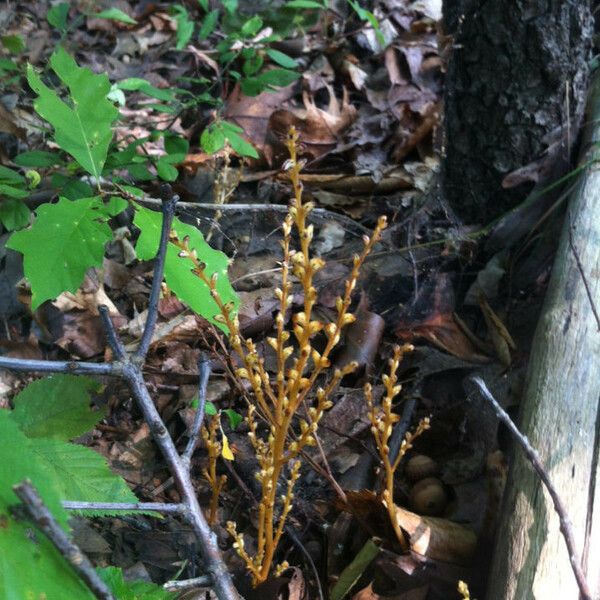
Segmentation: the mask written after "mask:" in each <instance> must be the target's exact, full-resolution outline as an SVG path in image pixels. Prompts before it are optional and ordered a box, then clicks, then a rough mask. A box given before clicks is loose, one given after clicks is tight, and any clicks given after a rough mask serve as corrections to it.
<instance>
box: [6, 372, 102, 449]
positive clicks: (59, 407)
mask: <svg viewBox="0 0 600 600" xmlns="http://www.w3.org/2000/svg"><path fill="white" fill-rule="evenodd" d="M99 388H100V386H99V384H98V382H96V381H94V380H93V379H89V378H87V377H76V376H75V375H52V376H51V377H45V378H44V379H38V380H36V381H33V382H32V383H30V384H29V385H28V386H27V387H26V388H25V389H24V390H23V391H21V392H20V393H19V394H17V396H15V398H14V401H13V403H14V407H15V408H14V410H13V411H12V416H13V419H14V420H15V422H16V423H17V424H18V425H19V427H20V428H21V431H23V433H24V434H25V435H26V436H27V437H29V438H38V437H43V438H53V439H57V440H65V441H66V440H70V439H73V438H76V437H78V436H80V435H82V434H83V433H85V432H86V431H89V430H90V429H92V427H94V425H96V423H98V421H99V420H100V419H101V418H102V417H103V416H104V413H103V412H102V411H98V410H96V411H93V410H92V409H91V407H90V404H91V397H90V392H97V391H98V390H99Z"/></svg>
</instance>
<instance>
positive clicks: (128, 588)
mask: <svg viewBox="0 0 600 600" xmlns="http://www.w3.org/2000/svg"><path fill="white" fill-rule="evenodd" d="M97 571H98V574H99V575H100V577H101V578H102V580H103V581H104V583H106V585H108V587H109V588H110V590H111V591H112V593H113V594H114V595H115V596H116V597H117V598H118V599H119V600H173V598H175V593H174V592H167V591H166V590H165V589H163V588H162V587H161V586H159V585H156V584H154V583H149V582H147V581H125V579H124V577H123V571H122V570H121V569H119V568H117V567H105V568H102V569H100V568H99V569H97Z"/></svg>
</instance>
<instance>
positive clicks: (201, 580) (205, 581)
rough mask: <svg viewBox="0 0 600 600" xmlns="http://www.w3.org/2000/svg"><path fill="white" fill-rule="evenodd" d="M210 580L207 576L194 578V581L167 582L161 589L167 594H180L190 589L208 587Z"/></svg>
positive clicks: (210, 583)
mask: <svg viewBox="0 0 600 600" xmlns="http://www.w3.org/2000/svg"><path fill="white" fill-rule="evenodd" d="M211 585H212V579H211V578H210V576H209V575H202V576H200V577H194V579H180V580H179V581H167V583H165V584H164V585H163V588H164V589H165V590H167V591H168V592H181V591H183V590H189V589H190V588H199V587H210V586H211Z"/></svg>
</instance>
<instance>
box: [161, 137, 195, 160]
mask: <svg viewBox="0 0 600 600" xmlns="http://www.w3.org/2000/svg"><path fill="white" fill-rule="evenodd" d="M189 148H190V143H189V142H188V141H187V140H186V139H185V138H182V137H180V136H178V135H165V151H166V152H167V154H170V155H178V156H182V158H181V160H183V158H185V155H186V154H187V153H188V150H189Z"/></svg>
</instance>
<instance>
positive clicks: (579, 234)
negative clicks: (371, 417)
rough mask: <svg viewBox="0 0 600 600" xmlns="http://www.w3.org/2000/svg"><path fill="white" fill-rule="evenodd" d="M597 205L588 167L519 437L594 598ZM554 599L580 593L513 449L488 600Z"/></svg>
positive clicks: (536, 349) (556, 275) (552, 287)
mask: <svg viewBox="0 0 600 600" xmlns="http://www.w3.org/2000/svg"><path fill="white" fill-rule="evenodd" d="M598 142H600V75H599V74H598V72H596V73H595V76H594V78H593V81H592V86H591V88H590V94H589V100H588V110H587V120H586V131H585V136H584V141H583V146H582V156H581V161H582V162H587V161H590V160H599V159H600V149H598V147H597V144H598ZM599 207H600V167H599V166H598V163H593V164H592V165H591V166H589V167H588V168H587V169H585V171H583V172H582V174H581V176H580V181H579V184H578V186H577V187H576V188H575V191H574V193H573V196H572V198H571V200H570V205H569V208H568V211H567V215H566V217H565V223H564V226H563V233H562V236H561V240H560V244H559V249H558V252H557V256H556V260H555V264H554V268H553V272H552V277H551V281H550V284H549V287H548V292H547V295H546V299H545V304H544V308H543V311H542V315H541V318H540V321H539V323H538V326H537V330H536V334H535V338H534V342H533V347H532V353H531V359H530V364H529V371H528V378H527V385H526V389H525V394H524V398H523V401H522V406H521V415H520V429H521V431H522V432H523V433H524V434H525V435H526V436H527V437H528V438H529V440H530V441H531V444H532V446H533V447H534V448H536V449H537V450H538V452H539V454H540V456H541V459H542V462H543V463H544V464H545V467H546V469H547V471H548V473H549V476H550V479H551V480H552V481H553V483H554V485H555V486H556V487H557V488H558V490H559V493H560V494H561V496H562V499H563V501H564V502H565V504H566V505H567V508H568V511H569V517H570V518H571V521H572V522H573V528H574V535H575V541H576V544H577V546H578V548H579V551H580V552H581V553H582V555H583V569H584V572H585V574H586V576H587V580H588V582H589V583H590V586H591V588H592V589H591V591H592V594H593V596H594V597H598V596H599V595H600V477H599V475H600V471H599V460H598V459H599V454H600V431H599V426H600V400H599V399H600V376H599V371H600V332H599V331H598V325H597V322H596V318H595V316H594V311H593V310H592V306H591V305H590V298H591V299H592V300H594V301H596V302H600V214H599V212H598V211H599ZM572 248H575V249H576V252H577V257H578V258H577V257H576V256H575V255H574V252H573V249H572ZM578 263H579V266H578ZM584 277H585V282H584ZM586 287H587V288H588V289H586ZM557 597H560V598H578V597H579V591H578V588H577V585H576V581H575V577H574V575H573V572H572V570H571V566H570V564H569V557H568V553H567V550H566V546H565V543H564V540H563V537H562V535H561V534H560V531H559V522H558V517H557V515H556V513H555V512H554V510H553V508H552V504H551V501H550V498H549V496H548V494H547V492H546V491H542V488H541V483H540V481H539V480H538V477H537V476H536V475H535V473H534V472H533V471H532V469H531V466H530V465H529V463H528V461H527V459H526V458H525V457H524V456H523V455H522V454H521V453H520V452H518V451H516V452H515V457H514V463H513V465H512V468H511V473H510V476H509V480H508V483H507V489H506V493H505V496H504V502H503V508H502V511H501V515H500V523H499V527H498V532H497V540H496V547H495V552H494V558H493V561H492V568H491V572H490V577H489V584H488V594H487V600H523V599H530V598H531V599H534V600H542V599H544V600H545V599H547V598H557Z"/></svg>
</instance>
